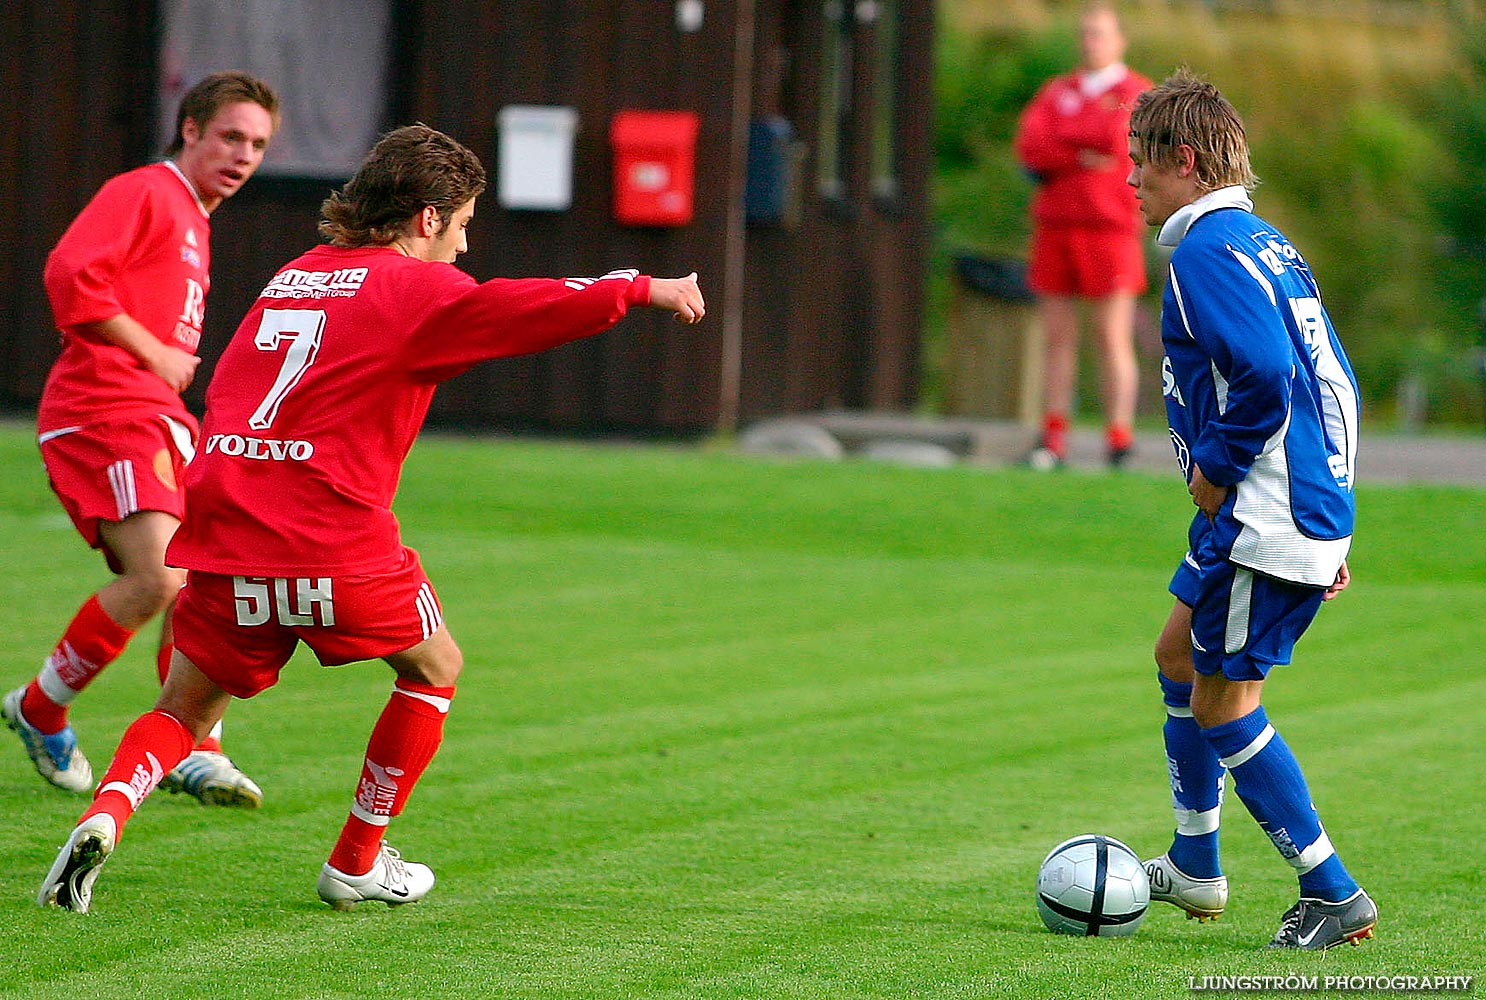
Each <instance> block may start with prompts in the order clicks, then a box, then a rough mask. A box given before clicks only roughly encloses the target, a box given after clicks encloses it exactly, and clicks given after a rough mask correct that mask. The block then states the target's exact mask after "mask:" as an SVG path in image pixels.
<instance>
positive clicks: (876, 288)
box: [0, 0, 933, 432]
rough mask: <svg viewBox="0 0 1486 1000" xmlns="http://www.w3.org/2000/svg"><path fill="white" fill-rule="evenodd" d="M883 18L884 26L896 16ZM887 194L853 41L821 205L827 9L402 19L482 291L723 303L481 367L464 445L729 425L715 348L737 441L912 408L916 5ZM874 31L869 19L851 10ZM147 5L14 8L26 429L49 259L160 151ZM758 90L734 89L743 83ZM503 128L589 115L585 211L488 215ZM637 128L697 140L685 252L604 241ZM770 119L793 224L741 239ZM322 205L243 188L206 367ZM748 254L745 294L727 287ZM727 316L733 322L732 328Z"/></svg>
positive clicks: (5, 388) (918, 145)
mask: <svg viewBox="0 0 1486 1000" xmlns="http://www.w3.org/2000/svg"><path fill="white" fill-rule="evenodd" d="M881 6H882V7H883V8H884V9H887V8H889V7H891V6H892V5H890V4H883V5H881ZM898 6H899V7H900V8H901V10H902V15H901V19H900V23H899V32H900V37H901V39H902V58H901V60H900V64H899V66H898V68H897V70H896V72H897V73H898V75H899V77H900V79H899V81H898V83H899V88H900V106H899V114H898V117H899V123H898V128H899V129H900V133H901V134H900V136H899V149H900V156H901V163H900V171H899V179H900V182H901V188H900V191H899V193H898V195H897V196H896V197H894V198H892V199H889V200H888V201H884V200H882V199H880V198H874V195H873V193H872V191H871V190H870V176H869V170H868V157H869V155H870V142H871V129H872V128H873V122H872V121H871V117H870V116H871V108H870V95H871V88H872V86H873V80H872V72H874V69H873V53H874V46H875V45H876V44H878V38H877V37H876V29H875V28H874V27H873V25H871V24H870V23H857V24H855V25H854V26H853V27H852V28H851V45H852V52H853V56H854V63H855V67H856V73H855V75H854V78H853V90H852V93H853V98H854V99H853V117H852V118H851V120H850V122H849V123H848V129H847V134H848V136H849V139H850V143H849V146H848V155H847V158H846V165H847V168H848V169H847V172H846V174H845V179H846V181H847V184H846V187H845V189H844V190H843V192H841V197H838V198H832V199H827V198H825V197H823V196H822V195H821V192H820V191H819V190H818V188H817V185H816V183H815V172H816V163H817V159H816V158H817V156H818V155H819V149H818V144H817V138H818V137H817V135H816V131H817V128H818V126H819V117H820V108H821V104H820V96H821V88H822V87H823V85H824V81H823V80H822V79H821V71H820V66H819V62H820V58H821V51H820V50H821V39H822V31H823V22H822V17H823V13H822V12H823V10H824V9H825V7H826V4H825V2H824V0H710V2H708V3H707V4H706V5H705V19H704V24H703V27H702V30H701V31H699V32H697V33H695V34H687V33H684V32H681V31H679V30H678V29H677V26H676V24H675V4H673V3H670V2H663V3H645V4H636V3H628V2H625V0H477V2H471V0H395V2H394V12H395V17H394V21H395V29H396V31H395V52H394V59H393V64H394V66H395V67H397V71H396V72H395V73H394V77H393V79H392V81H391V83H390V92H389V94H388V97H387V111H386V116H385V118H386V120H385V124H386V125H388V126H392V125H399V124H405V123H407V122H410V121H424V122H427V123H429V124H431V125H433V126H435V127H437V128H441V129H444V130H446V131H448V132H449V133H450V134H452V135H454V136H456V137H457V138H459V139H460V140H461V141H463V142H465V143H466V144H467V145H469V146H470V148H471V149H473V150H474V151H475V152H476V153H477V154H478V155H479V156H480V157H481V159H482V160H484V161H485V164H486V167H487V169H488V170H489V171H490V174H491V184H492V187H491V189H490V191H489V192H488V193H487V195H486V197H484V198H482V199H481V203H480V206H479V211H478V213H477V216H476V219H475V222H474V224H473V226H472V229H471V238H470V243H471V249H470V252H469V253H468V254H467V255H466V256H465V257H464V258H463V259H462V262H461V263H462V265H463V266H464V267H465V268H466V269H467V270H469V271H470V273H471V274H473V275H475V276H476V277H477V278H481V279H484V278H488V277H493V276H496V275H507V276H513V277H520V276H534V275H549V276H566V275H595V274H602V273H604V272H606V271H608V270H610V269H611V268H614V267H625V266H628V267H638V268H641V269H642V270H645V271H649V272H651V273H653V274H657V275H661V276H673V275H679V274H683V273H685V272H686V271H687V270H690V269H692V268H695V269H696V270H697V271H698V272H699V273H700V274H701V277H702V281H703V286H704V288H705V290H706V292H707V294H708V301H709V315H708V319H707V321H706V323H704V324H702V325H701V326H699V327H694V328H693V327H682V326H680V325H678V324H675V323H672V322H671V321H670V320H669V319H668V318H667V317H665V316H662V315H659V314H656V313H653V312H650V311H648V310H637V311H636V312H635V313H634V314H632V315H631V316H630V317H628V318H627V319H626V320H624V321H623V322H622V323H621V324H620V326H619V327H617V328H616V329H615V330H613V331H611V332H609V333H606V334H603V335H601V336H599V337H595V338H593V339H591V340H589V341H585V342H581V343H577V344H571V345H567V346H565V347H563V348H560V349H558V350H555V351H551V352H548V353H546V354H543V355H539V356H536V357H531V358H516V359H507V360H503V361H499V362H493V363H490V364H487V365H482V366H480V367H479V368H477V369H475V370H473V371H471V372H469V373H467V374H466V375H464V376H461V377H460V378H458V379H455V380H454V381H453V382H451V383H450V384H448V385H447V386H445V387H444V388H443V389H442V390H441V391H440V393H439V395H438V397H437V398H436V402H435V410H434V413H435V416H436V417H437V418H439V419H442V420H448V421H459V422H461V423H466V424H487V425H488V424H494V425H501V426H517V425H520V426H542V427H552V428H564V429H581V430H601V429H631V430H653V431H669V432H689V431H700V430H706V429H708V428H711V427H714V426H716V425H717V422H718V421H719V419H721V418H722V415H723V414H724V412H726V411H727V410H728V409H729V407H730V405H731V404H730V403H728V402H727V401H725V400H723V398H722V394H723V393H724V392H725V391H727V382H726V379H725V371H727V370H728V364H729V363H728V359H726V358H725V357H724V350H725V349H726V344H725V341H724V331H725V330H728V329H733V330H738V329H740V330H741V345H740V348H739V350H740V355H739V366H740V372H741V381H740V384H739V385H738V396H737V401H736V402H737V406H736V409H737V414H738V416H739V417H740V418H741V419H742V420H743V421H747V420H749V419H753V418H757V417H760V416H765V415H768V414H774V413H780V412H789V411H802V410H814V409H819V408H821V407H840V406H849V407H876V408H890V409H901V408H904V407H907V406H909V405H911V404H912V403H913V401H914V398H915V395H916V381H917V344H918V338H919V331H920V326H921V320H920V313H921V311H922V305H923V301H922V300H923V291H922V289H923V275H922V270H923V267H924V261H925V259H926V254H925V251H924V242H925V241H924V233H925V222H924V220H925V212H926V206H927V183H928V164H929V161H928V154H929V131H928V130H929V122H930V114H929V111H930V104H929V101H930V98H929V92H930V79H931V74H930V54H931V46H932V25H933V11H932V4H931V3H929V2H928V0H912V2H909V0H902V2H900V3H899V4H898ZM856 8H857V5H852V4H847V5H846V9H847V10H848V11H852V10H853V9H856ZM861 9H865V8H861ZM154 32H155V11H154V4H152V3H148V2H146V3H128V2H122V0H118V2H106V0H93V2H87V3H85V2H83V0H55V2H48V3H45V4H43V3H40V2H39V0H38V2H26V3H20V4H5V5H0V37H3V39H4V45H5V52H4V55H5V58H4V59H0V86H4V87H5V88H6V92H7V93H8V94H10V95H12V98H13V99H12V100H11V101H8V102H6V104H5V106H4V108H3V109H0V126H3V127H0V183H3V184H4V188H3V190H0V238H3V239H4V240H5V241H6V245H7V246H8V247H9V248H11V252H10V253H8V254H7V255H6V256H5V257H4V258H0V290H3V296H4V298H3V299H0V321H3V329H0V400H4V401H6V402H9V403H10V404H12V405H22V406H28V405H33V404H34V402H35V400H36V399H37V397H38V396H39V393H40V389H41V385H42V382H43V380H44V378H45V374H46V371H47V369H48V367H49V366H50V364H51V362H52V360H53V358H54V357H55V350H56V336H55V331H53V330H52V328H51V321H50V313H49V310H48V309H47V306H46V300H45V295H44V293H43V291H42V287H41V270H42V266H43V264H44V262H45V258H46V254H47V252H48V250H49V249H50V247H51V246H52V245H53V244H54V243H55V242H56V240H57V238H58V237H59V236H60V235H61V232H62V230H63V228H65V226H66V225H67V223H68V222H69V221H70V220H71V218H72V216H73V215H75V214H76V212H77V211H78V210H79V209H80V208H81V207H82V205H83V204H84V203H85V202H86V200H87V199H88V198H89V197H91V195H92V194H93V192H94V191H95V190H96V189H97V187H98V186H99V185H100V184H101V183H102V182H103V181H104V180H106V179H107V178H108V177H110V176H112V175H113V174H115V173H118V172H119V171H121V170H125V169H128V168H130V167H133V166H137V165H139V164H140V163H143V162H147V161H148V160H149V159H152V158H153V157H154V156H155V155H158V150H155V149H153V148H151V146H152V145H153V128H152V122H153V120H154V119H153V114H154V109H153V102H154V85H153V80H154V65H153V51H154V45H155V40H154V39H155V34H154ZM740 74H741V78H742V79H743V80H745V81H747V80H750V79H751V80H752V81H753V83H752V87H751V89H750V88H749V87H747V86H746V85H745V86H744V87H743V88H742V89H741V91H740V90H738V89H737V88H735V87H734V82H735V79H737V78H739V75H740ZM508 104H560V105H568V106H571V107H573V108H575V109H576V110H577V112H578V115H579V121H580V126H579V133H578V136H577V142H576V148H575V158H574V201H573V205H572V208H571V209H570V210H569V211H564V212H522V211H509V210H506V209H503V208H501V207H500V205H499V204H498V199H497V198H496V196H495V195H496V191H495V189H494V184H495V182H496V173H497V164H498V159H497V154H498V151H499V150H498V135H497V128H498V116H499V112H500V109H501V108H502V107H504V106H505V105H508ZM625 108H637V109H679V110H692V111H695V112H696V113H697V114H698V115H699V116H700V119H701V123H702V129H701V134H700V136H699V139H698V148H697V167H696V177H695V190H696V202H695V205H696V212H695V218H694V220H693V222H692V223H691V224H690V225H687V226H683V227H678V228H646V227H639V228H636V227H626V226H621V225H619V224H617V223H616V222H615V221H614V220H613V196H612V183H613V182H612V169H613V168H612V162H613V156H612V150H611V146H610V142H609V127H610V123H611V121H612V119H613V116H614V114H615V113H616V112H617V111H619V110H621V109H625ZM762 114H772V115H781V116H783V117H784V118H786V119H788V120H789V121H790V122H791V123H792V124H793V126H794V130H795V134H796V137H797V139H798V141H799V142H800V143H801V144H802V146H801V148H802V149H803V151H804V157H803V161H802V163H801V167H802V171H803V173H802V177H801V190H800V198H799V205H800V214H799V218H798V221H797V222H796V224H794V225H792V226H777V225H753V226H748V227H746V228H745V227H742V226H741V225H740V219H741V213H740V211H739V206H740V201H739V199H740V197H741V192H742V190H743V173H744V168H745V165H746V158H745V153H744V150H745V147H744V146H743V143H744V142H746V137H745V136H743V135H742V134H741V131H740V129H739V128H738V126H739V125H740V123H743V122H746V120H747V118H748V117H749V116H755V115H762ZM332 186H333V182H328V181H322V182H308V181H292V180H282V179H273V178H256V179H254V180H253V181H252V182H251V183H250V184H249V185H248V186H247V187H246V188H245V189H244V191H243V192H242V193H241V194H239V195H238V196H237V197H235V198H233V199H232V200H230V201H229V202H227V203H226V204H224V205H223V207H222V208H221V209H220V210H219V211H218V212H217V213H216V214H215V215H214V216H213V219H212V229H213V245H212V251H213V254H212V255H213V264H214V266H213V275H212V277H213V287H212V289H211V292H210V297H209V299H208V315H207V328H206V331H205V336H204V340H203V353H204V356H205V358H206V360H205V361H204V364H203V367H202V369H201V372H200V375H199V376H198V380H197V385H196V387H193V389H192V392H191V395H190V396H189V397H188V398H189V399H190V400H191V401H192V402H193V404H194V405H197V406H198V407H199V403H200V399H201V392H202V389H203V387H204V385H205V384H206V381H207V379H208V378H209V376H210V373H211V367H212V362H213V360H214V358H215V356H216V354H217V353H218V352H219V351H220V349H221V346H222V345H223V344H224V343H225V342H226V339H227V338H228V337H229V336H230V335H231V332H232V330H233V329H234V328H235V326H236V321H237V319H238V318H239V317H240V316H241V315H242V313H243V311H244V310H245V309H246V308H247V306H248V304H249V303H250V302H251V301H252V299H253V297H254V296H255V295H256V294H257V291H258V289H260V288H261V287H262V285H263V283H264V281H266V280H267V278H268V276H269V275H270V274H271V273H272V271H273V269H274V268H276V267H278V266H280V265H281V264H282V263H283V262H284V261H285V260H287V259H288V258H289V257H291V256H292V255H294V254H296V253H298V252H300V251H302V250H303V249H304V248H306V247H307V246H309V245H310V244H311V243H313V242H314V241H315V239H316V238H317V237H316V233H315V223H316V221H317V219H318V209H319V205H320V202H321V201H322V200H323V198H324V197H325V195H326V194H328V193H329V191H330V189H331V187H332ZM730 239H734V240H737V239H741V240H742V241H743V242H742V244H741V245H742V246H743V248H744V249H743V256H742V261H743V263H742V270H741V276H733V277H734V278H736V279H737V281H736V287H735V286H734V285H731V284H730V276H729V275H728V273H727V266H728V248H729V240H730ZM730 312H732V313H733V314H732V315H730Z"/></svg>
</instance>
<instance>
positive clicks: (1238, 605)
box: [1223, 566, 1254, 655]
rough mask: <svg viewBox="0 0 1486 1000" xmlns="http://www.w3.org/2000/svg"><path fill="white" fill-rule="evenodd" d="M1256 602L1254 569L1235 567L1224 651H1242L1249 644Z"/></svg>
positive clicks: (1229, 597) (1224, 637)
mask: <svg viewBox="0 0 1486 1000" xmlns="http://www.w3.org/2000/svg"><path fill="white" fill-rule="evenodd" d="M1253 603H1254V571H1253V570H1248V569H1244V568H1243V567H1241V566H1240V567H1235V568H1234V570H1233V588H1232V589H1231V590H1230V591H1229V592H1228V629H1227V631H1226V633H1225V634H1224V636H1223V652H1225V653H1228V654H1230V655H1231V654H1233V653H1241V652H1243V648H1244V647H1245V646H1247V645H1248V644H1249V612H1250V610H1251V608H1252V606H1253Z"/></svg>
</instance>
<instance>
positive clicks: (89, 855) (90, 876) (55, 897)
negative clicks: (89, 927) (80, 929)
mask: <svg viewBox="0 0 1486 1000" xmlns="http://www.w3.org/2000/svg"><path fill="white" fill-rule="evenodd" d="M118 839H119V836H118V829H117V827H115V825H114V818H113V817H112V816H110V815H108V813H98V814H96V815H93V816H89V817H88V818H87V819H85V820H83V821H82V822H81V823H79V824H78V825H77V826H75V827H73V829H72V835H71V836H69V837H68V838H67V843H65V844H63V845H62V849H61V850H60V851H58V852H57V860H56V861H53V862H52V870H51V871H49V872H47V873H46V881H45V882H43V883H41V891H40V892H38V893H37V894H36V905H38V906H56V907H60V908H61V909H64V910H71V911H72V912H73V913H87V912H88V907H89V906H90V905H92V902H93V883H94V882H95V881H97V879H98V870H99V869H100V868H102V867H103V862H105V861H107V860H108V857H109V855H110V854H112V853H113V850H114V845H115V844H116V843H118Z"/></svg>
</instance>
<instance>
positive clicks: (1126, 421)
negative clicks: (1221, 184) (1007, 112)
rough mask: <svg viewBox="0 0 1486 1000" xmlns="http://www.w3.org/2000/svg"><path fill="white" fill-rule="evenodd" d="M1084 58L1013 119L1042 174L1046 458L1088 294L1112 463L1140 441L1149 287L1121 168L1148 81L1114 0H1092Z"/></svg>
mask: <svg viewBox="0 0 1486 1000" xmlns="http://www.w3.org/2000/svg"><path fill="white" fill-rule="evenodd" d="M1079 40H1080V46H1081V49H1082V54H1083V65H1082V66H1081V67H1080V68H1079V69H1078V70H1077V71H1075V72H1073V73H1069V74H1067V75H1064V76H1059V77H1056V78H1055V79H1053V80H1050V81H1049V82H1048V83H1047V84H1046V85H1044V86H1043V88H1042V89H1041V90H1039V91H1038V92H1037V96H1036V97H1035V98H1033V100H1032V103H1031V104H1029V105H1028V106H1027V108H1026V110H1025V111H1023V112H1022V118H1021V121H1020V123H1019V124H1018V128H1017V136H1016V152H1017V156H1018V157H1019V158H1020V159H1021V161H1022V164H1023V165H1024V166H1025V167H1026V168H1027V170H1028V172H1029V173H1031V174H1032V175H1033V177H1035V178H1036V180H1037V182H1038V184H1037V190H1036V192H1035V193H1034V195H1033V197H1032V247H1031V255H1030V261H1029V264H1028V269H1027V281H1028V284H1030V285H1031V287H1032V291H1034V292H1036V293H1037V297H1038V312H1039V315H1040V318H1041V320H1042V329H1043V335H1044V336H1045V337H1046V339H1047V344H1046V352H1045V356H1044V359H1043V362H1044V371H1043V388H1044V398H1043V428H1042V440H1041V442H1040V447H1039V448H1038V449H1037V450H1036V451H1034V452H1033V453H1032V462H1033V464H1034V465H1035V466H1037V467H1039V468H1049V467H1053V466H1057V465H1061V464H1062V462H1063V460H1064V458H1065V456H1066V454H1067V434H1068V419H1069V415H1070V411H1071V409H1072V405H1073V383H1074V376H1075V374H1076V373H1077V368H1078V325H1079V307H1080V301H1081V300H1082V301H1084V302H1087V303H1088V305H1089V308H1090V310H1091V311H1092V313H1093V316H1092V319H1093V325H1094V332H1095V335H1096V338H1097V341H1098V347H1099V360H1100V364H1101V366H1102V368H1103V379H1102V387H1103V391H1104V417H1105V442H1106V445H1107V447H1108V458H1109V462H1110V464H1111V465H1112V466H1118V465H1120V464H1121V463H1122V462H1123V461H1124V459H1125V457H1126V455H1127V454H1128V453H1129V450H1130V447H1131V445H1132V444H1133V443H1134V434H1133V427H1132V424H1133V422H1134V419H1135V402H1136V382H1137V375H1138V370H1137V363H1136V359H1135V334H1134V327H1135V297H1136V296H1137V295H1139V294H1140V293H1141V292H1144V291H1145V289H1146V275H1145V256H1144V254H1143V252H1142V251H1141V245H1140V239H1141V233H1142V232H1143V225H1142V223H1141V220H1140V213H1139V211H1138V209H1137V207H1136V204H1135V198H1134V196H1133V194H1132V193H1131V191H1130V188H1129V186H1128V185H1126V184H1125V175H1126V174H1127V173H1128V164H1127V163H1126V162H1125V154H1126V148H1127V146H1126V141H1125V133H1126V131H1128V129H1129V121H1130V108H1131V106H1132V105H1133V104H1134V103H1135V98H1136V97H1137V96H1138V95H1139V94H1140V92H1141V91H1143V90H1145V89H1146V88H1147V87H1149V86H1150V85H1151V82H1150V81H1149V80H1147V79H1146V78H1145V77H1143V76H1141V75H1140V74H1139V73H1135V72H1133V71H1132V70H1130V69H1128V68H1126V66H1125V64H1124V63H1123V62H1122V61H1121V60H1122V59H1123V57H1124V53H1125V37H1124V34H1123V33H1122V32H1121V31H1120V22H1119V18H1118V17H1117V16H1116V14H1115V11H1114V8H1112V7H1110V6H1109V5H1108V4H1105V3H1093V4H1091V5H1090V6H1089V7H1087V8H1086V9H1085V10H1084V13H1083V17H1082V19H1081V20H1080V22H1079Z"/></svg>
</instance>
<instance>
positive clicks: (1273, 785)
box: [1168, 707, 1357, 902]
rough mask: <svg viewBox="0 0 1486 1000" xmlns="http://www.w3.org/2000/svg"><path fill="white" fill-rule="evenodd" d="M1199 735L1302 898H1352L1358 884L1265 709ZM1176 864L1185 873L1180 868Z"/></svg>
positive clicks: (1327, 899)
mask: <svg viewBox="0 0 1486 1000" xmlns="http://www.w3.org/2000/svg"><path fill="white" fill-rule="evenodd" d="M1169 724H1170V723H1169V722H1168V725H1169ZM1201 733H1202V735H1203V736H1204V737H1205V738H1206V740H1207V742H1208V743H1209V744H1210V745H1211V747H1212V749H1213V750H1214V751H1216V754H1217V756H1218V757H1219V758H1220V759H1221V761H1222V764H1223V766H1225V767H1227V768H1228V770H1230V771H1232V772H1233V790H1234V791H1235V792H1237V793H1238V797H1239V798H1240V799H1242V800H1243V803H1244V805H1245V806H1247V807H1248V810H1249V812H1250V813H1251V814H1253V817H1254V819H1256V820H1258V821H1259V826H1260V827H1261V828H1262V829H1263V830H1264V832H1265V833H1266V834H1268V835H1269V839H1270V840H1271V841H1273V842H1274V845H1275V847H1276V848H1278V849H1279V852H1280V854H1281V855H1282V856H1283V857H1284V858H1285V860H1286V861H1288V862H1290V865H1291V866H1292V867H1293V868H1294V869H1295V870H1296V872H1297V873H1299V875H1300V894H1301V895H1302V896H1305V897H1308V898H1313V899H1322V900H1326V901H1328V902H1340V901H1342V900H1344V899H1346V898H1348V897H1349V896H1351V895H1352V894H1353V893H1355V892H1356V891H1357V883H1356V882H1355V881H1354V880H1353V879H1352V876H1351V875H1349V874H1348V873H1347V869H1346V868H1345V867H1343V866H1342V863H1341V859H1340V858H1338V857H1337V856H1336V852H1335V851H1334V850H1333V849H1332V847H1331V840H1330V839H1329V838H1328V837H1327V836H1326V830H1325V829H1324V828H1323V827H1322V826H1321V819H1320V817H1319V816H1318V815H1317V814H1316V807H1315V806H1314V805H1313V804H1312V803H1311V793H1310V790H1309V789H1308V788H1307V787H1306V784H1305V776H1304V775H1303V774H1301V773H1300V764H1299V762H1298V761H1296V759H1295V755H1294V754H1293V753H1291V752H1290V748H1289V747H1288V746H1286V745H1285V741H1284V740H1282V739H1281V738H1280V735H1279V733H1277V732H1275V729H1274V727H1273V726H1271V725H1270V724H1269V718H1268V716H1266V715H1265V713H1264V709H1263V708H1262V707H1260V708H1256V709H1255V710H1254V711H1252V712H1250V713H1249V714H1248V715H1246V716H1244V717H1243V718H1241V719H1236V720H1234V721H1233V722H1225V723H1223V724H1222V725H1218V726H1213V727H1212V728H1211V729H1203V730H1201ZM1169 745H1170V744H1169V742H1168V746H1169ZM1168 752H1169V751H1168ZM1177 839H1178V840H1180V839H1181V838H1180V837H1178V838H1177ZM1172 860H1173V861H1174V862H1175V861H1176V858H1175V857H1173V858H1172ZM1176 863H1177V866H1178V867H1180V868H1182V870H1183V871H1186V868H1185V867H1184V866H1182V865H1181V863H1180V862H1176ZM1188 874H1189V875H1194V876H1195V875H1197V874H1198V873H1196V872H1188Z"/></svg>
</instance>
